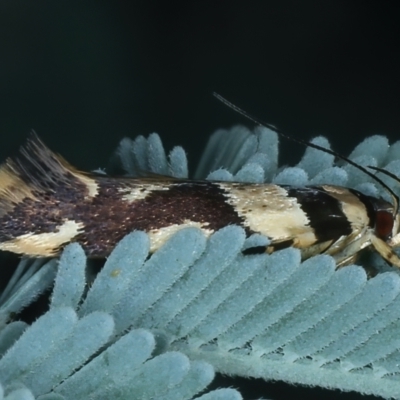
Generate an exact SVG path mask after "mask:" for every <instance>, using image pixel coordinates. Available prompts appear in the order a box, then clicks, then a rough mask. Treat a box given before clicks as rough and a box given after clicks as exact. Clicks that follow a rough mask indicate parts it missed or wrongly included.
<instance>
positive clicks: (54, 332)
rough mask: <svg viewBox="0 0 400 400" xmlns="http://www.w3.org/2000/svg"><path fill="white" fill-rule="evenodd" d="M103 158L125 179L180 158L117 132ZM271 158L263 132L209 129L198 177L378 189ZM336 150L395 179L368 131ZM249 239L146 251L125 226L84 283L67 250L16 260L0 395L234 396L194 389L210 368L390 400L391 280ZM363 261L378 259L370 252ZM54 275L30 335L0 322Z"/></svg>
mask: <svg viewBox="0 0 400 400" xmlns="http://www.w3.org/2000/svg"><path fill="white" fill-rule="evenodd" d="M314 140H315V141H316V143H318V144H320V145H322V146H326V147H328V146H329V143H328V142H327V141H326V139H324V138H316V139H314ZM117 155H118V157H117V158H119V160H120V162H121V165H122V166H123V168H124V169H125V170H126V172H127V173H128V174H130V175H135V174H137V173H140V171H143V170H150V171H152V172H155V173H161V174H169V175H172V176H175V177H187V163H186V155H185V152H184V151H183V150H182V149H181V148H175V149H173V150H172V151H171V152H170V153H169V155H168V156H167V155H166V154H165V151H164V149H163V146H162V144H161V141H160V139H159V137H158V136H157V135H155V134H153V135H150V136H149V138H147V139H146V138H144V137H138V138H136V139H135V140H134V141H132V140H130V139H124V140H123V141H122V142H121V145H120V147H119V149H118V151H117ZM277 157H278V141H277V138H276V135H275V133H273V132H271V131H269V130H267V129H265V128H257V129H256V131H255V132H254V133H252V132H250V131H248V130H247V129H245V128H243V127H236V128H234V129H233V130H231V131H224V130H221V131H218V132H217V133H216V134H215V135H214V136H213V137H212V138H211V140H210V143H209V145H208V147H207V149H206V152H205V155H204V157H203V159H202V161H201V162H200V164H199V167H198V170H197V172H196V177H197V178H202V177H205V176H208V178H209V179H218V180H226V181H232V180H233V181H245V182H265V181H273V182H277V183H285V184H295V185H299V184H319V183H330V184H337V185H344V186H351V187H354V188H356V189H359V190H362V191H364V192H366V193H368V194H374V195H385V194H382V193H381V191H382V189H381V188H379V187H377V186H376V184H375V183H374V182H373V180H371V179H370V178H369V177H368V176H366V175H365V174H362V173H359V171H357V170H355V169H354V168H353V167H350V166H347V165H341V166H337V165H334V160H333V157H332V156H330V155H329V154H325V153H321V152H319V151H316V150H313V149H307V151H306V153H305V155H304V157H303V158H302V160H301V161H300V162H299V164H298V165H297V166H295V167H292V168H286V169H282V170H280V169H279V168H278V164H277ZM350 157H351V159H353V160H356V161H357V162H359V163H360V164H362V165H367V166H368V165H375V166H380V167H384V168H385V169H388V170H390V171H392V172H394V171H396V169H397V170H398V167H399V162H400V161H399V160H400V145H398V144H395V145H393V146H391V147H389V146H388V143H387V140H386V139H385V138H383V137H380V136H375V137H372V138H369V139H367V140H366V141H365V142H363V143H362V144H360V145H359V146H358V147H357V148H356V149H355V150H354V151H353V153H352V155H351V156H350ZM384 179H385V178H384ZM390 185H391V187H393V184H392V182H390ZM395 189H396V190H398V187H395ZM256 244H266V238H264V237H262V236H260V235H254V236H252V237H250V238H246V237H245V234H244V231H243V230H242V229H241V228H240V227H237V226H228V227H226V228H224V229H221V230H220V231H218V232H215V233H214V234H213V235H212V236H211V237H210V238H209V239H208V240H207V239H206V238H205V237H204V236H203V234H202V233H201V231H199V230H197V229H195V228H188V229H185V230H182V231H179V232H178V233H177V234H176V235H175V236H173V237H172V238H171V239H170V240H169V241H168V242H167V243H166V244H165V245H164V246H163V247H162V248H160V249H159V250H158V251H157V252H155V253H153V254H152V255H149V239H148V237H147V235H146V234H145V233H143V232H132V233H131V234H129V235H128V236H126V237H125V238H124V239H123V240H122V241H121V242H120V243H119V244H118V245H117V247H116V248H115V250H114V251H113V252H112V254H111V255H110V257H109V258H108V259H107V261H106V263H105V265H104V268H103V269H102V270H101V271H100V272H99V273H98V274H97V276H96V277H95V278H93V279H92V278H89V276H90V275H89V274H88V273H87V272H88V271H87V268H86V264H87V260H86V257H85V255H84V252H83V250H82V249H81V248H80V246H79V245H78V244H70V245H69V246H67V247H66V249H65V250H64V252H63V253H62V256H61V258H60V260H59V262H58V265H57V262H56V261H54V260H52V261H47V262H41V263H40V262H39V261H36V262H35V263H34V264H33V265H31V263H30V261H28V260H24V261H22V262H21V265H20V266H19V268H18V269H17V271H16V273H15V276H14V278H13V279H12V281H11V282H10V284H9V286H8V287H7V289H6V290H5V291H4V293H3V294H2V296H1V297H0V302H1V303H0V321H1V322H2V325H1V330H0V382H1V385H2V386H1V387H0V399H1V398H5V399H34V398H40V399H48V400H49V399H103V398H104V399H110V398H113V399H131V398H135V399H171V400H172V399H173V400H175V399H176V400H177V399H190V398H194V397H196V396H199V397H196V398H198V399H203V400H205V399H221V400H223V399H240V398H241V396H240V394H239V393H238V392H237V391H236V390H234V389H219V390H215V391H212V392H209V393H205V394H204V393H203V392H202V391H204V389H205V388H206V387H207V385H208V384H209V383H210V382H211V381H212V379H213V376H214V371H217V372H222V373H226V374H233V375H239V376H245V377H262V378H264V379H266V380H268V379H273V380H283V381H287V382H292V383H300V384H306V385H314V386H322V387H328V388H339V389H341V390H355V391H359V392H361V393H369V394H375V395H379V396H382V397H386V398H390V397H395V398H400V395H399V393H400V379H399V373H400V371H399V368H400V366H399V365H400V363H399V361H398V360H399V357H400V354H399V351H400V341H399V339H398V337H399V336H400V335H399V332H400V278H399V275H398V274H397V273H396V272H395V271H391V272H384V273H380V274H378V275H377V276H376V277H375V278H372V279H367V276H366V273H365V272H364V269H363V268H361V267H358V266H348V267H346V268H342V269H340V270H335V264H334V261H333V259H332V258H330V257H328V256H316V257H313V258H310V259H309V260H307V261H305V262H301V260H300V254H299V252H298V251H297V250H295V249H286V250H283V251H279V252H276V253H274V254H272V255H267V254H257V255H243V253H242V251H243V249H246V248H247V247H249V246H254V245H256ZM368 263H369V265H374V266H376V267H377V268H381V267H382V265H383V263H382V261H381V260H380V259H379V257H377V256H375V255H373V256H372V257H369V258H368ZM53 281H54V288H53V293H52V296H51V301H50V309H49V311H48V312H47V313H45V314H44V315H42V316H41V317H40V318H39V319H38V320H37V321H35V322H34V323H33V324H32V325H30V326H28V325H27V324H25V323H23V322H19V321H14V322H10V321H11V317H12V315H13V314H15V313H17V312H18V311H20V310H21V309H22V308H23V307H24V306H26V305H27V304H29V303H30V302H31V301H32V300H33V299H34V298H36V297H37V295H38V294H39V293H41V292H43V291H44V290H46V289H47V288H48V287H49V286H50V285H51V283H52V282H53ZM201 393H203V394H201Z"/></svg>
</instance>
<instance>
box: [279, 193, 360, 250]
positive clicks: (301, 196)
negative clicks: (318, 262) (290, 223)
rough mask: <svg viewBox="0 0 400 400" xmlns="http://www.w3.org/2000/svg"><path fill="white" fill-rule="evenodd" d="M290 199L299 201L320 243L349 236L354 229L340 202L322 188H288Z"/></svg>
mask: <svg viewBox="0 0 400 400" xmlns="http://www.w3.org/2000/svg"><path fill="white" fill-rule="evenodd" d="M286 190H287V192H288V196H289V197H294V198H295V199H297V201H298V203H299V204H300V206H301V209H302V210H303V211H304V212H305V213H306V215H307V217H308V219H309V221H310V222H309V225H310V226H311V227H312V228H313V229H314V233H315V236H316V237H317V239H318V242H325V241H329V240H336V239H338V238H339V237H341V236H343V235H349V234H350V233H351V232H352V228H351V225H350V222H349V220H348V218H347V217H346V214H345V213H344V212H343V209H342V206H341V203H340V201H338V200H337V199H335V198H334V197H332V196H330V195H329V194H328V193H327V192H325V191H324V189H322V188H321V187H316V186H307V187H301V188H293V187H290V186H287V187H286Z"/></svg>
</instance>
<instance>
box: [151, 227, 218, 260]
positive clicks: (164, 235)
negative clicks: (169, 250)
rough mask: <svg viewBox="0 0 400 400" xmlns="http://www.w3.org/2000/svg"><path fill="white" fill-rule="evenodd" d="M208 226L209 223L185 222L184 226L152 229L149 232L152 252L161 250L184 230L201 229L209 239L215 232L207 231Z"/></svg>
mask: <svg viewBox="0 0 400 400" xmlns="http://www.w3.org/2000/svg"><path fill="white" fill-rule="evenodd" d="M207 225H208V223H201V222H194V221H190V220H185V221H184V222H183V223H182V224H174V225H169V226H166V227H164V228H159V229H152V230H150V231H148V232H147V234H148V235H149V238H150V252H154V251H156V250H157V249H159V248H160V247H161V246H162V245H163V244H164V243H165V242H166V241H167V240H168V239H169V238H170V237H171V236H172V235H174V234H175V233H176V232H178V231H180V230H181V229H184V228H189V227H195V228H199V229H201V230H202V231H203V233H204V235H205V236H206V237H207V238H208V237H209V236H210V235H211V234H212V233H213V232H214V230H212V229H207V228H206V226H207Z"/></svg>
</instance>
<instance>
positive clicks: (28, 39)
mask: <svg viewBox="0 0 400 400" xmlns="http://www.w3.org/2000/svg"><path fill="white" fill-rule="evenodd" d="M395 4H396V3H395V2H393V3H392V2H378V1H354V0H336V1H330V0H325V1H317V0H316V1H309V0H304V1H301V2H299V1H295V0H292V1H276V0H275V1H269V0H264V1H261V0H260V1H256V2H249V1H247V2H244V1H243V2H235V1H230V2H216V1H196V2H195V1H189V0H186V1H180V2H179V1H175V2H171V1H151V0H146V1H127V0H113V1H104V0H96V1H95V0H85V1H78V0H69V1H64V0H57V1H54V0H41V1H31V0H25V1H23V0H2V1H1V2H0V96H1V97H0V159H1V160H3V159H4V158H5V157H6V156H8V155H11V154H13V153H15V151H16V150H17V148H18V146H19V145H21V144H22V143H23V142H24V140H25V138H26V136H27V135H28V133H29V131H30V130H31V129H34V130H35V131H36V132H37V133H38V134H39V136H41V137H42V139H43V140H44V141H45V142H46V143H47V144H48V146H50V147H51V148H52V149H54V150H56V151H57V152H59V153H62V154H63V155H64V157H65V158H66V159H67V160H69V161H70V162H71V163H73V164H75V165H76V166H78V167H79V168H81V169H93V168H97V167H101V166H105V165H106V164H107V161H108V159H109V157H110V155H111V153H112V151H113V149H114V148H115V147H116V146H117V144H118V142H119V140H120V139H121V138H122V137H124V136H129V137H135V136H136V135H138V134H145V135H147V134H149V133H151V132H157V133H159V134H160V135H161V137H162V139H163V141H164V143H165V145H166V147H167V148H168V149H170V148H171V147H172V146H174V145H177V144H180V145H182V146H183V147H184V148H185V149H186V151H187V153H188V156H189V160H190V162H191V169H192V171H193V167H194V165H195V163H196V161H197V160H198V158H199V156H200V152H201V149H202V148H203V147H204V145H205V143H206V141H207V139H208V137H209V135H210V134H211V133H212V132H213V131H215V130H216V129H218V128H221V127H225V128H228V127H231V126H232V125H234V124H237V123H243V124H245V125H247V126H251V124H249V123H248V122H247V121H246V120H244V119H243V117H241V116H240V115H237V114H235V113H234V112H233V111H232V110H229V109H227V108H226V107H225V106H223V105H222V104H220V103H219V102H218V101H216V100H215V99H214V98H213V97H212V92H213V91H217V92H219V93H221V94H222V95H224V96H226V97H227V98H228V99H230V100H231V101H233V102H234V103H236V104H238V105H240V106H241V107H243V108H245V109H246V110H248V111H249V112H251V113H253V114H255V115H257V116H259V117H260V118H262V119H264V120H265V121H268V122H270V123H272V124H275V125H277V126H279V127H280V128H281V129H284V130H286V131H287V132H288V133H289V134H291V135H293V136H296V137H300V138H302V139H310V138H312V137H313V136H316V135H320V134H322V135H325V136H327V137H328V138H329V139H330V141H331V143H332V145H333V148H334V149H335V150H337V151H339V152H341V153H343V154H348V153H349V152H350V151H351V149H352V148H353V147H354V146H355V145H356V144H357V143H358V142H359V141H360V140H362V139H363V138H364V137H366V136H368V135H371V134H383V135H387V136H388V137H389V138H390V140H391V141H392V142H394V141H396V140H397V138H398V137H399V134H400V113H399V98H400V74H399V72H400V58H399V54H400V53H399V49H400V35H399V29H400V28H399V26H400V25H399V12H398V9H397V8H398V6H397V5H395ZM302 152H303V149H298V146H297V145H294V144H292V143H288V142H285V143H284V144H283V147H282V156H281V161H282V162H284V163H294V162H296V161H297V160H298V157H299V156H300V155H301V154H302ZM243 381H244V380H230V381H228V383H226V382H224V384H227V385H231V386H234V387H239V386H242V385H245V382H243ZM258 386H260V389H259V390H258V389H257V388H258ZM250 387H251V388H253V389H254V390H256V389H257V390H258V391H256V392H251V394H248V397H246V398H249V399H250V398H258V397H261V396H264V398H268V397H270V398H273V399H283V398H288V393H291V396H297V397H299V396H300V397H307V398H313V396H315V398H319V397H320V396H321V393H322V394H323V396H324V398H326V399H328V398H332V399H333V398H335V399H339V398H340V399H357V398H361V397H359V396H358V395H357V394H351V393H350V394H340V393H338V392H328V391H322V392H321V391H319V390H317V391H315V390H311V389H304V388H292V387H291V386H288V385H286V386H285V385H281V384H265V383H264V382H263V381H260V382H258V381H256V380H251V381H250ZM292 390H293V392H291V391H292ZM242 391H243V393H244V389H243V390H242ZM249 393H250V392H249ZM362 398H363V399H372V398H373V397H362Z"/></svg>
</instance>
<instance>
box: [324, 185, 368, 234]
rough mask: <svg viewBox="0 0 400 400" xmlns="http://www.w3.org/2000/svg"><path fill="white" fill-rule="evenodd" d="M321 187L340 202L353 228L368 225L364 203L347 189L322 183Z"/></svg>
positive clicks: (356, 228) (357, 228)
mask: <svg viewBox="0 0 400 400" xmlns="http://www.w3.org/2000/svg"><path fill="white" fill-rule="evenodd" d="M322 187H323V189H324V190H325V191H326V192H327V193H328V194H329V195H330V196H332V197H334V198H335V199H336V200H338V201H339V202H340V203H341V206H342V210H343V212H344V214H345V215H346V218H347V219H348V220H349V222H350V224H351V226H352V228H353V230H360V229H363V228H365V227H368V225H369V222H370V221H369V217H368V214H367V209H366V208H365V205H364V203H363V202H362V201H361V200H360V199H359V198H358V197H357V196H356V195H354V194H353V193H351V192H350V191H349V190H348V189H346V188H342V187H339V186H330V185H324V186H322Z"/></svg>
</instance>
